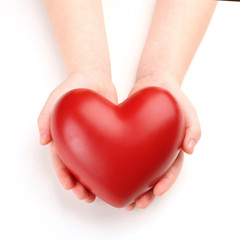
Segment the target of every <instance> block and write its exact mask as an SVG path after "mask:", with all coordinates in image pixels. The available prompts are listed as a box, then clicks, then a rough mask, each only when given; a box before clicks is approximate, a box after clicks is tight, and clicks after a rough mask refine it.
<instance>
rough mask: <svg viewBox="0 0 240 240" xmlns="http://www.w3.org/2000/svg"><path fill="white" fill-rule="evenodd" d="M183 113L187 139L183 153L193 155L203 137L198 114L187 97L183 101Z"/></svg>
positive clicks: (184, 142)
mask: <svg viewBox="0 0 240 240" xmlns="http://www.w3.org/2000/svg"><path fill="white" fill-rule="evenodd" d="M183 111H184V115H185V137H184V141H183V151H184V152H186V153H188V154H192V153H193V151H194V148H195V146H196V144H197V142H198V141H199V139H200V137H201V127H200V122H199V119H198V116H197V112H196V110H195V108H194V107H193V105H192V104H191V102H190V101H189V100H188V99H187V98H186V97H185V101H183Z"/></svg>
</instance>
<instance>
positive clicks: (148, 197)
mask: <svg viewBox="0 0 240 240" xmlns="http://www.w3.org/2000/svg"><path fill="white" fill-rule="evenodd" d="M153 199H154V194H153V191H152V189H150V190H149V191H148V192H147V193H146V194H144V195H143V196H142V197H141V198H139V199H138V200H137V201H136V205H137V207H138V208H141V209H144V208H146V207H147V206H148V205H149V204H150V203H151V202H152V201H153Z"/></svg>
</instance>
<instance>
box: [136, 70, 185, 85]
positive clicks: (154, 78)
mask: <svg viewBox="0 0 240 240" xmlns="http://www.w3.org/2000/svg"><path fill="white" fill-rule="evenodd" d="M181 82H182V81H181V79H180V78H179V77H178V76H177V74H174V73H173V72H170V71H167V70H165V69H161V68H158V69H156V70H151V71H146V70H145V71H142V70H141V69H138V74H137V78H136V84H138V85H146V84H147V85H152V86H161V87H163V88H172V87H174V88H176V87H178V88H180V87H181Z"/></svg>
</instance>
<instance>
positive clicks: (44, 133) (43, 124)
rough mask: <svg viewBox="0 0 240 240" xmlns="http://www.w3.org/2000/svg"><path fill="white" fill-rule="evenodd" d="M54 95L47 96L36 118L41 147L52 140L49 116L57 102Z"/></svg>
mask: <svg viewBox="0 0 240 240" xmlns="http://www.w3.org/2000/svg"><path fill="white" fill-rule="evenodd" d="M54 95H55V94H54V92H53V93H51V94H50V95H49V97H48V99H47V101H46V103H45V104H44V106H43V108H42V110H41V112H40V114H39V117H38V129H39V134H40V139H39V141H40V144H41V145H47V144H48V143H49V142H51V140H52V137H51V132H50V115H51V111H52V109H53V107H54V105H55V103H56V100H57V98H56V97H54Z"/></svg>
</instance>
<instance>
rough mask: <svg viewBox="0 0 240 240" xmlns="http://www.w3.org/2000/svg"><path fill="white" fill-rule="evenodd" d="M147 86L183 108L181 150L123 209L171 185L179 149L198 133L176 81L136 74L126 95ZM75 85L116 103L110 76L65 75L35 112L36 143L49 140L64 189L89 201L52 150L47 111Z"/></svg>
mask: <svg viewBox="0 0 240 240" xmlns="http://www.w3.org/2000/svg"><path fill="white" fill-rule="evenodd" d="M160 79H161V80H160ZM150 86H156V87H161V88H164V89H166V90H168V91H169V92H170V93H171V94H172V95H173V96H174V97H175V98H176V100H177V101H178V103H179V104H180V106H181V107H182V109H183V113H184V117H185V137H184V141H183V146H182V150H181V151H180V153H179V155H178V157H177V158H176V160H175V161H174V163H173V165H172V166H171V167H170V169H169V170H168V171H167V173H166V174H165V175H164V176H163V177H162V178H161V180H160V181H159V182H158V183H157V184H156V185H155V186H154V187H153V188H152V189H150V190H149V191H148V192H147V193H146V194H145V195H143V196H142V197H141V198H139V199H138V200H136V202H134V203H132V204H130V205H129V206H126V207H125V208H126V209H127V210H132V209H134V208H135V206H136V205H137V207H139V208H146V207H147V206H148V205H149V204H150V203H151V202H152V201H153V199H154V197H155V196H161V195H162V194H164V193H165V192H166V191H167V190H168V189H169V188H170V187H171V186H172V185H173V183H174V182H175V181H176V179H177V177H178V175H179V173H180V170H181V168H182V164H183V158H184V153H183V152H186V153H188V154H192V153H193V150H194V147H195V145H196V143H197V142H198V140H199V139H200V136H201V130H200V124H199V120H198V117H197V114H196V111H195V109H194V107H193V106H192V104H191V102H190V101H189V100H188V98H187V97H186V96H185V95H184V93H183V92H182V91H181V89H180V86H178V84H177V83H176V79H173V78H171V77H165V76H164V77H161V76H159V75H148V76H145V77H144V78H140V79H139V80H138V81H136V84H135V86H134V87H133V88H132V90H131V92H130V94H129V95H131V94H133V93H134V92H136V91H139V90H140V89H142V88H146V87H150ZM75 88H88V89H91V90H94V91H96V92H98V93H99V94H100V95H102V96H104V97H105V98H107V99H109V100H110V101H112V102H113V103H115V104H117V93H116V89H115V87H114V85H113V83H112V81H111V79H109V78H108V77H106V80H102V81H97V80H94V79H92V78H88V77H86V76H84V75H82V74H80V73H77V74H74V75H71V76H69V77H68V78H67V79H66V80H65V81H63V82H62V83H61V84H60V85H59V86H58V87H57V88H56V89H54V91H53V92H52V93H51V94H50V96H49V97H48V99H47V101H46V103H45V105H44V107H43V109H42V111H41V113H40V115H39V118H38V127H39V131H40V143H41V144H42V145H47V144H49V143H50V154H51V159H52V164H53V167H54V169H55V171H56V174H57V177H58V179H59V181H60V182H61V184H62V185H63V187H64V188H65V189H67V190H70V189H72V190H73V192H74V193H75V195H76V196H77V198H78V199H80V200H85V201H86V202H88V203H91V202H93V201H94V200H95V198H96V196H95V195H94V194H93V193H91V192H89V191H88V190H87V189H86V188H85V187H84V186H83V185H82V184H81V183H80V182H78V181H77V180H76V179H75V178H74V177H73V176H72V174H71V173H70V172H69V171H68V169H67V168H66V166H65V165H64V164H63V162H62V161H61V159H60V157H59V156H58V154H57V152H56V149H55V146H54V142H53V141H52V138H51V131H50V115H51V112H52V110H53V107H54V105H55V103H56V102H57V100H58V99H59V98H60V97H61V96H62V95H63V94H64V93H66V92H68V91H70V90H72V89H75Z"/></svg>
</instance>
